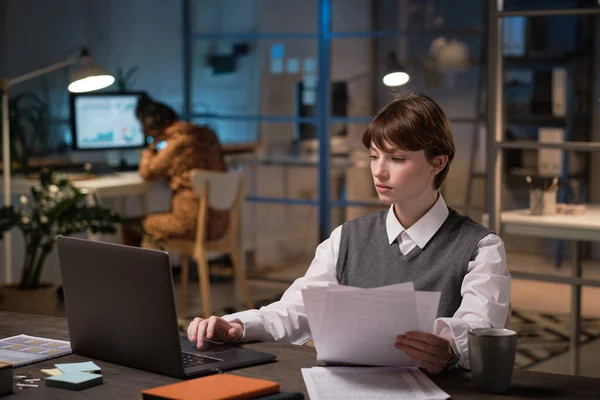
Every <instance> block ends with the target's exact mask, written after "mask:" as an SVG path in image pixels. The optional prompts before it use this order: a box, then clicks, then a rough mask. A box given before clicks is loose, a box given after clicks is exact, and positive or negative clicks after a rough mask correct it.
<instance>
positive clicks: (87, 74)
mask: <svg viewBox="0 0 600 400" xmlns="http://www.w3.org/2000/svg"><path fill="white" fill-rule="evenodd" d="M72 64H78V65H77V67H76V68H75V69H74V70H73V72H72V73H71V75H70V77H69V91H70V92H74V93H82V92H90V91H93V90H99V89H103V88H105V87H107V86H110V85H112V83H113V82H114V81H115V78H114V77H113V76H112V75H110V74H109V73H108V71H106V70H105V69H104V68H101V67H99V66H97V65H95V64H94V63H93V61H92V57H91V54H90V52H89V50H88V49H87V48H85V47H83V48H81V50H80V52H79V54H78V55H76V56H73V57H70V58H68V59H66V60H64V61H61V62H58V63H56V64H52V65H48V66H46V67H43V68H40V69H38V70H35V71H32V72H29V73H27V74H24V75H21V76H17V77H15V78H11V79H4V80H0V92H1V94H2V150H3V153H2V178H3V181H4V205H6V206H10V205H11V199H10V197H11V187H10V184H11V182H10V178H11V177H10V173H11V172H10V167H11V165H10V130H9V115H8V113H9V109H8V89H9V88H10V87H11V86H13V85H16V84H18V83H21V82H24V81H27V80H29V79H32V78H37V77H38V76H41V75H45V74H47V73H50V72H53V71H56V70H59V69H62V68H65V67H67V66H69V65H72ZM4 248H5V251H4V273H5V275H4V279H5V282H4V283H5V284H8V283H11V282H12V234H11V232H6V233H5V234H4Z"/></svg>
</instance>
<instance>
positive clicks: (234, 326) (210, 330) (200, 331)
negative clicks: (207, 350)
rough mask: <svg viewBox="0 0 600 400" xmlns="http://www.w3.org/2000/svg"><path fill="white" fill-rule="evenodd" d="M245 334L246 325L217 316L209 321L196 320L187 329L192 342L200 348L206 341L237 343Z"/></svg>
mask: <svg viewBox="0 0 600 400" xmlns="http://www.w3.org/2000/svg"><path fill="white" fill-rule="evenodd" d="M243 334H244V325H243V324H242V323H241V322H239V321H232V322H227V321H226V320H224V319H223V318H220V317H217V316H215V315H213V316H211V317H210V318H208V319H203V318H194V320H193V321H192V322H190V325H189V326H188V329H187V335H188V339H189V340H190V342H197V347H198V348H200V347H202V345H203V344H204V339H205V338H206V339H209V340H215V341H218V342H237V341H238V340H240V339H241V338H242V335H243Z"/></svg>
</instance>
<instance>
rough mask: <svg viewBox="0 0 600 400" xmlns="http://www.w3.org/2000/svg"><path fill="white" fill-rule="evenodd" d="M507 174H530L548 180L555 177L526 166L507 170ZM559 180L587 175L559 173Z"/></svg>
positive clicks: (585, 177)
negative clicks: (540, 173)
mask: <svg viewBox="0 0 600 400" xmlns="http://www.w3.org/2000/svg"><path fill="white" fill-rule="evenodd" d="M506 175H510V176H518V177H522V178H524V177H526V176H529V177H531V179H533V180H540V181H542V180H546V179H554V176H548V175H539V174H538V172H537V171H535V170H528V169H526V168H511V169H509V170H508V171H507V172H506ZM558 178H559V180H560V181H561V182H563V181H564V180H565V179H587V176H586V175H585V174H583V173H579V174H567V175H565V176H562V175H559V176H558Z"/></svg>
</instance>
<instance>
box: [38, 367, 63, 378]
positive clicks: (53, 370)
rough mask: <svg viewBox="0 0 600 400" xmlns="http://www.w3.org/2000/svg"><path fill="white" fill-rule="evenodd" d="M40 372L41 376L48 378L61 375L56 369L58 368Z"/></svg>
mask: <svg viewBox="0 0 600 400" xmlns="http://www.w3.org/2000/svg"><path fill="white" fill-rule="evenodd" d="M40 371H41V372H42V374H44V375H48V376H57V375H60V374H62V372H60V369H58V368H52V369H41V370H40Z"/></svg>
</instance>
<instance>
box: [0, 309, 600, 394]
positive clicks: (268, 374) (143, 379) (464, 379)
mask: <svg viewBox="0 0 600 400" xmlns="http://www.w3.org/2000/svg"><path fill="white" fill-rule="evenodd" d="M21 333H25V334H29V335H34V336H43V337H50V338H54V339H68V331H67V320H66V319H65V318H56V317H45V316H38V315H28V314H19V313H11V312H4V311H0V337H8V336H13V335H18V334H21ZM245 346H246V347H248V348H252V349H256V350H259V351H266V352H270V353H274V354H276V355H277V361H275V362H271V363H267V364H262V365H257V366H253V367H247V368H242V369H238V370H235V371H231V373H233V374H236V375H243V376H248V377H254V378H263V379H270V380H273V381H276V382H278V383H279V384H280V385H281V390H282V391H290V392H291V391H294V392H296V391H297V392H302V393H304V394H305V396H306V395H307V393H306V387H305V386H304V381H303V379H302V374H301V372H300V369H301V368H305V367H311V366H315V365H317V364H316V362H315V349H314V348H312V347H308V346H294V345H284V344H278V343H251V344H246V345H245ZM88 360H90V359H89V358H85V357H81V356H78V355H69V356H65V357H61V358H55V359H53V360H48V361H44V362H41V363H38V364H32V365H29V366H25V367H21V368H17V369H15V371H14V372H15V374H16V373H27V371H30V372H31V373H32V375H35V376H37V377H41V373H40V369H41V368H52V367H53V365H54V364H55V363H59V362H80V361H88ZM94 362H96V364H98V365H99V366H100V367H101V368H102V374H103V379H104V384H102V385H100V386H96V387H93V388H90V389H85V390H84V391H81V392H76V391H71V390H64V389H55V388H46V387H45V385H44V384H43V383H42V384H41V385H40V387H38V388H30V389H20V390H19V389H17V388H15V389H16V390H17V391H16V392H15V394H13V395H10V396H8V397H7V398H11V399H12V398H14V399H23V400H25V399H81V398H85V399H141V395H140V392H141V391H142V390H145V389H149V388H152V387H156V386H160V385H166V384H169V383H174V382H177V379H175V378H169V377H166V376H161V375H156V374H153V373H149V372H144V371H140V370H136V369H132V368H127V367H122V366H119V365H115V364H111V363H107V362H103V361H99V360H94ZM431 378H432V379H433V381H434V382H435V383H436V384H437V385H438V386H440V388H442V389H443V390H444V391H445V392H447V393H449V394H450V395H451V396H452V399H453V400H461V399H464V400H471V399H482V400H485V399H500V398H502V399H530V398H544V399H584V398H598V395H599V394H600V379H595V378H584V377H578V376H570V375H557V374H548V373H544V372H533V371H524V370H515V373H514V375H513V380H512V383H511V388H510V390H509V393H508V394H506V395H502V396H495V395H488V394H485V393H480V392H477V391H476V390H475V389H474V388H473V385H472V383H471V379H470V375H469V373H468V372H465V371H461V370H456V371H451V372H445V373H442V374H440V375H437V376H436V375H432V376H431ZM306 398H308V397H306Z"/></svg>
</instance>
